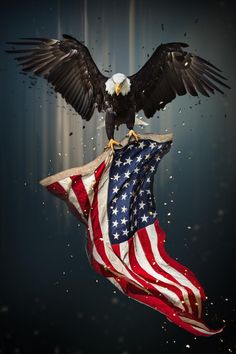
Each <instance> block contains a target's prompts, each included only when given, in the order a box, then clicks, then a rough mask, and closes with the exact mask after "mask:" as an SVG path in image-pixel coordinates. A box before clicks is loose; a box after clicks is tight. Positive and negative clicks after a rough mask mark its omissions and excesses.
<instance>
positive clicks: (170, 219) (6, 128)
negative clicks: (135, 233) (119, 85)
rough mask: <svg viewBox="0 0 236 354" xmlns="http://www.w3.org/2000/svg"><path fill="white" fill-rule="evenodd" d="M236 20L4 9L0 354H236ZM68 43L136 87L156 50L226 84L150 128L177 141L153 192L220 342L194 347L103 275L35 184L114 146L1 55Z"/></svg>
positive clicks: (122, 4)
mask: <svg viewBox="0 0 236 354" xmlns="http://www.w3.org/2000/svg"><path fill="white" fill-rule="evenodd" d="M235 15H236V13H235V10H234V8H233V2H232V3H231V2H229V1H212V2H209V1H194V2H192V1H188V2H186V1H178V2H175V1H168V2H167V1H140V0H136V1H128V0H127V1H114V0H113V1H112V0H110V1H105V0H103V1H98V2H95V1H89V0H88V1H79V0H78V1H65V0H64V1H63V0H62V1H44V2H40V1H18V2H16V1H8V3H6V2H1V5H0V34H1V37H0V40H1V43H0V44H1V47H0V75H1V87H0V97H1V106H0V109H1V139H0V141H1V149H0V154H1V223H0V227H1V238H0V263H1V266H0V276H1V280H0V337H1V338H0V353H3V354H5V353H22V354H25V353H32V354H36V353H39V354H47V353H55V354H62V353H63V354H64V353H66V354H67V353H68V354H79V353H80V354H92V353H99V354H100V353H101V354H106V353H107V354H110V353H113V354H116V353H117V354H118V353H119V354H138V353H140V354H143V353H157V352H158V353H177V354H178V353H188V352H191V353H199V352H202V353H205V352H206V353H208V352H212V353H214V354H215V353H229V352H230V350H232V351H233V350H235V346H236V342H235V322H234V321H235V216H236V213H235V211H236V210H235V177H236V176H235V147H236V143H235V141H236V133H235V132H236V129H235V128H236V127H235V126H236V124H235V108H236V102H235V97H236V96H235V93H236V81H235V75H236V69H235V54H236V51H235V35H236V23H235ZM60 33H69V34H72V35H74V36H76V37H78V38H79V39H82V40H83V39H85V41H86V43H87V45H88V46H89V49H91V51H92V54H93V57H94V59H95V61H96V63H97V64H98V66H99V68H100V69H101V70H108V71H109V70H113V72H124V73H127V74H131V73H132V72H134V71H136V70H137V69H138V68H139V66H140V65H142V64H144V62H145V60H146V59H147V53H149V54H151V52H152V48H154V47H156V46H157V45H158V44H159V43H160V42H168V41H184V42H187V43H189V44H190V50H191V51H193V52H196V50H197V53H198V54H199V55H201V56H203V57H204V58H206V59H208V60H210V61H211V62H213V63H214V64H215V65H216V66H218V67H220V68H222V69H223V71H224V74H225V75H226V76H227V77H228V78H229V84H230V86H231V87H232V89H231V90H230V91H228V92H227V96H225V97H222V96H221V95H218V94H216V95H215V96H214V97H211V98H209V99H206V98H203V97H200V99H197V98H193V97H189V96H184V97H179V98H177V99H176V100H175V101H174V102H172V103H171V104H169V105H168V106H167V109H166V111H164V112H161V113H160V114H158V116H160V117H159V119H157V118H153V119H152V120H150V121H149V123H150V125H149V126H148V127H147V128H145V132H150V131H155V132H161V133H165V132H166V131H168V132H173V133H174V144H173V147H172V149H171V151H170V152H169V153H168V154H167V156H165V157H164V159H163V160H162V162H161V164H160V166H159V171H158V173H157V178H156V182H155V190H156V198H157V209H158V213H159V219H160V222H161V225H162V227H163V228H164V230H165V231H166V232H167V243H166V247H167V249H168V252H169V253H170V254H171V256H172V257H174V258H177V259H178V260H179V261H180V262H181V263H183V264H186V265H187V266H188V267H189V268H190V269H191V270H193V271H194V272H195V274H196V275H197V277H198V278H199V280H200V281H201V283H202V285H203V286H204V288H205V290H206V293H207V295H208V297H209V302H208V305H207V313H208V318H209V319H210V323H211V324H212V325H215V326H217V325H220V324H221V323H222V322H221V320H222V319H224V320H225V321H226V325H227V327H226V329H225V331H224V332H223V333H222V334H220V335H217V336H214V337H212V338H194V337H193V336H192V335H190V334H188V333H186V332H184V331H182V330H180V329H179V328H178V327H175V326H174V325H172V324H170V323H169V322H167V321H166V320H165V318H164V317H163V316H162V315H161V314H159V313H157V312H155V311H153V310H151V309H149V308H147V307H145V306H143V305H141V304H139V303H136V302H134V301H132V300H130V299H128V298H126V297H124V296H123V295H122V294H120V293H118V291H116V289H115V288H114V287H112V285H111V284H110V283H108V282H107V281H106V280H105V279H103V278H101V277H100V276H97V275H96V274H95V272H94V271H93V270H92V269H90V267H89V264H88V261H87V258H86V254H85V250H84V244H85V239H86V238H85V230H84V227H83V226H81V225H80V224H78V221H77V220H76V219H74V218H73V216H71V215H70V214H68V213H67V211H66V208H65V207H64V205H63V203H62V202H61V201H57V200H56V199H55V198H54V197H53V196H52V195H50V194H48V193H47V191H45V190H44V189H43V188H42V187H41V186H40V185H39V180H40V179H42V178H44V177H46V176H47V174H52V173H56V172H59V171H61V170H62V169H64V168H68V167H73V166H78V165H80V164H83V163H84V162H86V161H89V160H91V159H92V158H94V157H95V156H96V155H97V153H99V152H101V150H102V147H103V146H104V144H105V141H106V140H105V133H104V129H103V128H101V129H100V130H97V129H96V124H95V121H96V120H98V117H95V119H93V120H91V122H90V123H89V124H86V127H85V129H83V123H82V122H81V120H80V119H79V118H77V117H76V115H74V114H73V111H71V112H70V111H69V107H66V106H65V104H64V102H63V101H62V100H60V98H58V99H56V98H55V97H54V95H52V94H50V93H47V91H48V87H47V85H46V84H45V82H44V81H43V80H37V84H36V85H34V82H33V83H32V82H31V81H32V79H27V78H25V77H24V76H22V75H20V74H19V68H17V66H16V62H14V61H13V60H12V58H11V57H10V55H8V54H5V53H4V50H5V49H6V45H5V44H4V43H5V41H10V40H15V39H17V38H19V37H27V36H28V37H30V36H45V37H50V36H52V37H57V36H58V35H59V34H60ZM109 65H111V66H109ZM106 73H107V72H106ZM107 74H108V73H107ZM49 91H50V90H49ZM99 124H100V122H99ZM141 131H142V130H141ZM70 132H73V135H69V133H70ZM124 133H125V130H124V129H123V130H121V132H120V135H118V137H121V136H122V135H124ZM91 138H92V139H91ZM169 213H171V214H170V215H168V214H169ZM186 345H189V346H190V348H188V347H186Z"/></svg>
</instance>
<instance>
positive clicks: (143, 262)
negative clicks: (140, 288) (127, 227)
mask: <svg viewBox="0 0 236 354" xmlns="http://www.w3.org/2000/svg"><path fill="white" fill-rule="evenodd" d="M134 253H135V257H136V259H137V262H138V263H139V265H140V267H141V268H142V269H144V271H145V272H147V273H148V274H150V275H151V276H153V277H154V278H156V279H157V280H161V281H163V282H165V283H169V284H174V283H173V282H171V281H170V280H169V279H166V278H164V277H163V276H161V275H160V274H158V273H156V272H155V271H154V269H153V268H152V267H151V266H150V264H149V262H148V260H147V258H146V255H145V253H144V251H143V248H142V245H141V242H140V240H139V237H138V235H137V233H135V235H134ZM152 285H153V286H154V287H155V288H156V289H157V290H158V291H159V292H160V293H161V294H163V295H164V296H165V297H167V299H168V300H170V301H171V302H172V304H174V305H175V306H177V307H179V308H181V310H183V311H184V310H185V309H184V306H183V304H182V303H181V301H180V299H179V297H178V295H177V294H176V293H175V292H174V291H172V290H170V289H168V288H165V287H163V286H159V285H157V284H155V283H152ZM174 285H175V284H174Z"/></svg>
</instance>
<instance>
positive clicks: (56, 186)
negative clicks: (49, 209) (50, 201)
mask: <svg viewBox="0 0 236 354" xmlns="http://www.w3.org/2000/svg"><path fill="white" fill-rule="evenodd" d="M47 190H48V191H49V192H51V193H53V194H55V195H56V196H57V197H58V198H61V199H63V200H65V199H66V198H67V196H68V195H67V192H66V190H65V189H64V188H63V187H62V186H61V185H60V183H58V182H55V183H52V184H50V185H49V186H47Z"/></svg>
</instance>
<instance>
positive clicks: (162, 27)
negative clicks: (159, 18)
mask: <svg viewBox="0 0 236 354" xmlns="http://www.w3.org/2000/svg"><path fill="white" fill-rule="evenodd" d="M161 30H162V31H164V24H163V23H162V24H161Z"/></svg>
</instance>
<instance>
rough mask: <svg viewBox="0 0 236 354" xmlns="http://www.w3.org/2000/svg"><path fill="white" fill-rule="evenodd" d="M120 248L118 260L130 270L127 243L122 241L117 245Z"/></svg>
mask: <svg viewBox="0 0 236 354" xmlns="http://www.w3.org/2000/svg"><path fill="white" fill-rule="evenodd" d="M119 247H120V258H121V260H122V262H124V263H125V264H126V265H127V267H128V268H129V269H130V268H131V267H130V262H129V242H128V241H124V242H121V243H120V244H119Z"/></svg>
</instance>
